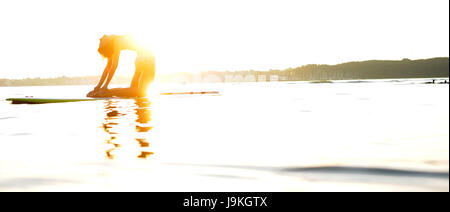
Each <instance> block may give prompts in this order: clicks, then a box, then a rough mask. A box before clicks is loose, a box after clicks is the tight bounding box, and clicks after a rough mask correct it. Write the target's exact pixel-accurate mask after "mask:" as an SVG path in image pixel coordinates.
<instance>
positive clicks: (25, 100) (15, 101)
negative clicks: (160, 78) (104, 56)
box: [6, 91, 219, 104]
mask: <svg viewBox="0 0 450 212" xmlns="http://www.w3.org/2000/svg"><path fill="white" fill-rule="evenodd" d="M186 94H219V92H218V91H200V92H171V93H160V95H186ZM114 98H116V97H114ZM106 99H111V98H89V97H86V98H36V97H22V98H8V99H6V101H11V103H12V104H46V103H64V102H82V101H96V100H106Z"/></svg>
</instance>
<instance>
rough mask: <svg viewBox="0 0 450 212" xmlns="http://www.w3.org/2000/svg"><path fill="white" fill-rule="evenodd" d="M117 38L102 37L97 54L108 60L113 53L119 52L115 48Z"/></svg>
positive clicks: (116, 36) (112, 36)
mask: <svg viewBox="0 0 450 212" xmlns="http://www.w3.org/2000/svg"><path fill="white" fill-rule="evenodd" d="M118 38H119V36H118V35H103V37H102V38H100V45H99V47H98V53H100V54H101V55H102V56H103V57H105V58H110V57H111V56H112V55H113V54H114V51H120V49H119V48H118V46H117V44H118V43H117V40H118Z"/></svg>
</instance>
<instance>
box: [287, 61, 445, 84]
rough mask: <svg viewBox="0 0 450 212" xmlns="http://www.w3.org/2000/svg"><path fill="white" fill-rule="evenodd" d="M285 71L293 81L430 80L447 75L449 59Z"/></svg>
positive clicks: (343, 64)
mask: <svg viewBox="0 0 450 212" xmlns="http://www.w3.org/2000/svg"><path fill="white" fill-rule="evenodd" d="M281 72H285V73H284V74H287V76H289V77H290V78H291V79H293V80H338V79H385V78H432V77H448V76H449V58H448V57H441V58H431V59H422V60H409V59H403V60H400V61H395V60H369V61H362V62H349V63H342V64H338V65H306V66H302V67H298V68H294V69H287V70H283V71H281Z"/></svg>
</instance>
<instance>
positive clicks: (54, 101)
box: [6, 97, 105, 104]
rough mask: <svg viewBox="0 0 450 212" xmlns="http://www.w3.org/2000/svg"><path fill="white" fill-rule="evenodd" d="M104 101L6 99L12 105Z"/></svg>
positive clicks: (32, 98)
mask: <svg viewBox="0 0 450 212" xmlns="http://www.w3.org/2000/svg"><path fill="white" fill-rule="evenodd" d="M95 100H105V98H81V99H56V98H34V97H25V98H8V99H6V101H11V103H13V104H45V103H63V102H82V101H95Z"/></svg>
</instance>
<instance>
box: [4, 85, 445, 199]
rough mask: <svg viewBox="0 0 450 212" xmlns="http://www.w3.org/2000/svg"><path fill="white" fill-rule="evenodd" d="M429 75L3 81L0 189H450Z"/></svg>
mask: <svg viewBox="0 0 450 212" xmlns="http://www.w3.org/2000/svg"><path fill="white" fill-rule="evenodd" d="M447 80H448V78H447ZM425 81H428V79H413V80H412V79H410V80H372V81H336V82H335V83H331V84H328V83H326V84H313V83H308V82H271V83H235V84H232V83H227V84H195V85H194V84H190V85H159V86H157V85H154V88H153V91H154V93H155V94H153V95H151V96H149V98H142V99H136V100H135V99H110V100H100V101H93V102H73V103H58V104H39V105H13V104H10V103H9V102H6V101H4V99H6V98H8V97H23V96H34V97H82V96H84V94H85V93H87V92H88V91H89V90H90V88H91V86H65V87H62V86H61V87H60V86H48V87H0V191H335V190H337V191H380V190H381V191H385V190H387V191H448V190H449V178H448V172H449V85H448V84H446V85H437V84H433V85H431V84H423V82H425ZM214 90H217V91H220V93H221V94H220V95H178V96H162V95H157V94H156V93H159V92H176V91H214Z"/></svg>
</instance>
